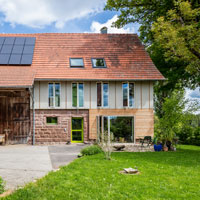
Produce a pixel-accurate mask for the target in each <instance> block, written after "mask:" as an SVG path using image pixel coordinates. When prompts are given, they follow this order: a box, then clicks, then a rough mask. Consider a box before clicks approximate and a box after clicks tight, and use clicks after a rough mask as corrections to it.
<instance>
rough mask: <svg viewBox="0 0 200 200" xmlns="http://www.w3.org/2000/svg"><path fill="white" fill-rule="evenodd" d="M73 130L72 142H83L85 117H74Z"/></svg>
mask: <svg viewBox="0 0 200 200" xmlns="http://www.w3.org/2000/svg"><path fill="white" fill-rule="evenodd" d="M71 131H72V132H71V141H72V143H80V142H83V118H80V117H72V124H71Z"/></svg>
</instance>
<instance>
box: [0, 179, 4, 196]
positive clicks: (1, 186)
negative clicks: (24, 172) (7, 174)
mask: <svg viewBox="0 0 200 200" xmlns="http://www.w3.org/2000/svg"><path fill="white" fill-rule="evenodd" d="M3 192H4V181H3V179H2V178H1V177H0V194H2V193H3Z"/></svg>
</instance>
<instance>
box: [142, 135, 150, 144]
mask: <svg viewBox="0 0 200 200" xmlns="http://www.w3.org/2000/svg"><path fill="white" fill-rule="evenodd" d="M140 143H141V144H142V146H144V143H146V144H147V146H149V145H150V144H151V143H152V138H151V136H144V138H143V139H140Z"/></svg>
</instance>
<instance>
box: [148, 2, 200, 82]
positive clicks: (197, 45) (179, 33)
mask: <svg viewBox="0 0 200 200" xmlns="http://www.w3.org/2000/svg"><path fill="white" fill-rule="evenodd" d="M199 19H200V8H195V9H192V5H191V3H190V2H188V1H180V0H179V1H177V2H176V3H175V8H174V9H171V10H169V11H168V12H167V15H166V17H163V16H162V17H159V18H158V19H157V21H156V22H154V23H153V27H152V31H153V33H154V34H155V41H156V42H157V43H159V44H160V45H161V47H162V48H163V49H164V51H165V52H164V56H165V59H166V60H170V59H171V60H174V61H175V62H176V61H177V62H184V63H185V65H186V71H187V72H188V73H189V74H191V75H195V77H196V79H197V80H196V81H195V82H196V83H197V85H199V84H200V21H199Z"/></svg>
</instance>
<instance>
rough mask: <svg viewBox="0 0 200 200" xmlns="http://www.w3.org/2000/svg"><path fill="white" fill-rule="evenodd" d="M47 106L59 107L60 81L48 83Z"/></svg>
mask: <svg viewBox="0 0 200 200" xmlns="http://www.w3.org/2000/svg"><path fill="white" fill-rule="evenodd" d="M49 107H60V83H49Z"/></svg>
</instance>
